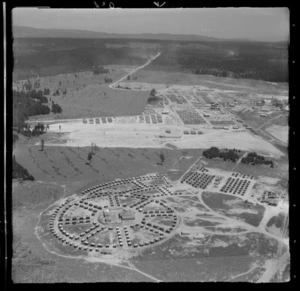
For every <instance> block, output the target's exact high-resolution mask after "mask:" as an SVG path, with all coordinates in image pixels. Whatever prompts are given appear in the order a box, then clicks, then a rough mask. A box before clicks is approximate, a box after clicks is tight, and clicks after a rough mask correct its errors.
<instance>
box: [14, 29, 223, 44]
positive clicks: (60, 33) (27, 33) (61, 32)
mask: <svg viewBox="0 0 300 291" xmlns="http://www.w3.org/2000/svg"><path fill="white" fill-rule="evenodd" d="M13 37H15V38H106V39H107V38H118V39H120V38H128V39H153V40H154V39H157V40H176V41H223V40H222V39H218V38H213V37H208V36H200V35H193V34H190V35H184V34H167V33H159V34H152V33H141V34H118V33H106V32H96V31H88V30H79V29H41V28H33V27H27V26H13Z"/></svg>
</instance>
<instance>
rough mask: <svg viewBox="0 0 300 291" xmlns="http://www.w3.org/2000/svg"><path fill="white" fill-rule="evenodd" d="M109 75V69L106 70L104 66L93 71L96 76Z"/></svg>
mask: <svg viewBox="0 0 300 291" xmlns="http://www.w3.org/2000/svg"><path fill="white" fill-rule="evenodd" d="M108 73H109V69H106V68H104V67H102V66H100V67H96V68H94V70H93V75H96V76H97V75H100V74H108Z"/></svg>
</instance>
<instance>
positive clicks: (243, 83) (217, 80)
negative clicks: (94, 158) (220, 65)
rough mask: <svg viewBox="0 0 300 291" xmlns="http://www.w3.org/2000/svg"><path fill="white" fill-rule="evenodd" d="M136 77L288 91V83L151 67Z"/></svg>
mask: <svg viewBox="0 0 300 291" xmlns="http://www.w3.org/2000/svg"><path fill="white" fill-rule="evenodd" d="M134 77H137V79H136V80H134V81H133V82H136V81H137V82H145V83H154V84H155V83H156V84H161V83H163V84H167V85H171V84H176V85H189V86H193V85H197V86H206V87H208V88H212V89H221V90H241V91H243V92H248V91H249V92H258V93H261V94H265V93H269V94H273V93H274V94H276V93H277V94H280V93H281V92H286V90H287V89H288V85H287V83H279V85H278V86H274V85H272V84H270V83H267V82H264V81H259V80H250V79H232V78H221V77H214V76H209V75H195V74H190V73H182V72H165V71H152V70H149V69H143V70H139V71H138V72H137V73H135V74H133V75H132V79H133V78H134ZM129 82H130V81H129Z"/></svg>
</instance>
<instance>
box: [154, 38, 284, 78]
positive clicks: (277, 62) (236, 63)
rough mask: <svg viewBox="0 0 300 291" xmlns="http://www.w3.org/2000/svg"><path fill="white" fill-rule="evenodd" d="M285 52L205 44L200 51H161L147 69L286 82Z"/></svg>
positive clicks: (268, 47) (281, 48) (278, 46)
mask: <svg viewBox="0 0 300 291" xmlns="http://www.w3.org/2000/svg"><path fill="white" fill-rule="evenodd" d="M229 52H230V53H231V54H229ZM287 52H288V50H287V46H285V45H284V44H276V45H269V44H263V43H234V42H231V43H227V44H226V43H223V42H221V43H206V45H205V47H203V48H202V49H198V48H195V47H188V48H187V47H178V48H173V49H170V48H165V49H164V51H163V52H162V54H161V55H160V56H159V57H158V58H157V59H155V60H154V61H153V62H152V63H151V64H150V65H149V68H152V69H154V70H155V69H156V70H158V69H167V68H173V69H175V70H183V71H185V72H191V73H194V74H202V75H203V74H205V75H214V76H218V77H231V78H246V79H257V80H264V81H270V82H287V81H288V75H289V74H288V53H287Z"/></svg>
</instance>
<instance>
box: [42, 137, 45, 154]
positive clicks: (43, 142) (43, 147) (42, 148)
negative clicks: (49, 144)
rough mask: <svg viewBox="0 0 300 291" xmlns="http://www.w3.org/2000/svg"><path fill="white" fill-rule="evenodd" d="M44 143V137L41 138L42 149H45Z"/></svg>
mask: <svg viewBox="0 0 300 291" xmlns="http://www.w3.org/2000/svg"><path fill="white" fill-rule="evenodd" d="M44 143H45V141H44V139H43V138H42V139H41V151H43V150H44Z"/></svg>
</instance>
